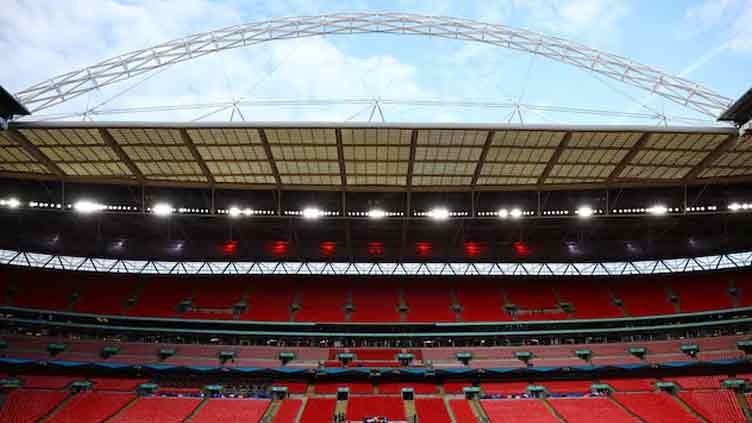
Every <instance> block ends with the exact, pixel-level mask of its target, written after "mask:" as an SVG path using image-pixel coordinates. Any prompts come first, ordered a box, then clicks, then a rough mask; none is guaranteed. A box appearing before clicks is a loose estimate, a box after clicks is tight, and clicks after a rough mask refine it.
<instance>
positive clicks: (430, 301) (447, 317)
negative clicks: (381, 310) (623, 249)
mask: <svg viewBox="0 0 752 423" xmlns="http://www.w3.org/2000/svg"><path fill="white" fill-rule="evenodd" d="M405 302H406V303H407V306H408V310H409V311H408V312H407V320H408V321H410V322H455V321H457V314H456V313H455V312H454V311H453V310H452V309H451V306H452V297H451V294H450V292H449V284H448V283H446V282H442V281H411V282H410V283H408V284H406V285H405Z"/></svg>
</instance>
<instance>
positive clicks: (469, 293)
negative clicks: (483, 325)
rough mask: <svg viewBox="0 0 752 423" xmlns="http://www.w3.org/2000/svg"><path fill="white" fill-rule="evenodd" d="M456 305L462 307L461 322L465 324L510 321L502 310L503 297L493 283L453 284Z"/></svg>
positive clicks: (496, 284) (496, 285)
mask: <svg viewBox="0 0 752 423" xmlns="http://www.w3.org/2000/svg"><path fill="white" fill-rule="evenodd" d="M454 293H455V296H456V297H457V303H459V304H460V305H461V306H462V320H463V321H465V322H496V321H505V320H512V316H510V315H509V314H508V313H507V312H506V311H505V310H504V297H503V296H502V294H501V287H500V286H499V285H498V283H495V282H493V281H485V280H478V281H474V282H473V284H472V285H468V284H464V283H459V284H455V287H454Z"/></svg>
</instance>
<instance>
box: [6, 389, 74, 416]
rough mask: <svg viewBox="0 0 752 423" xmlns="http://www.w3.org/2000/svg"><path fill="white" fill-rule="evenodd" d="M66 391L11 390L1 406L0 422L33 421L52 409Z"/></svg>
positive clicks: (63, 397)
mask: <svg viewBox="0 0 752 423" xmlns="http://www.w3.org/2000/svg"><path fill="white" fill-rule="evenodd" d="M67 396H68V393H67V392H65V391H39V390H28V389H18V390H15V391H11V393H9V394H8V396H7V397H5V401H4V402H3V405H2V408H0V422H3V423H33V422H36V421H37V420H39V419H40V418H41V417H43V416H45V415H46V414H47V413H49V412H50V411H52V409H53V408H55V407H56V406H57V405H58V404H60V403H61V402H62V401H63V400H64V399H65V397H67Z"/></svg>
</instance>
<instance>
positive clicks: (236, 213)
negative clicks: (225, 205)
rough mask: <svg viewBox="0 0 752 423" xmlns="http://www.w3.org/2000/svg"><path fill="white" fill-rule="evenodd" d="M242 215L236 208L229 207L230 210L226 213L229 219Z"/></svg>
mask: <svg viewBox="0 0 752 423" xmlns="http://www.w3.org/2000/svg"><path fill="white" fill-rule="evenodd" d="M242 213H243V211H242V210H240V209H239V208H237V207H230V209H229V210H228V211H227V214H229V215H230V217H239V216H240V215H241V214H242Z"/></svg>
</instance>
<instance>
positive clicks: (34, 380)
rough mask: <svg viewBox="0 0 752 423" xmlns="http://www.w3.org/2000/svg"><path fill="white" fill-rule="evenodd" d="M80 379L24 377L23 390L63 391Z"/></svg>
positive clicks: (39, 376) (42, 376)
mask: <svg viewBox="0 0 752 423" xmlns="http://www.w3.org/2000/svg"><path fill="white" fill-rule="evenodd" d="M77 380H81V378H76V377H69V376H55V375H24V376H23V381H24V387H25V388H41V389H63V388H65V387H66V386H68V385H70V384H71V383H72V382H75V381H77Z"/></svg>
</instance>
